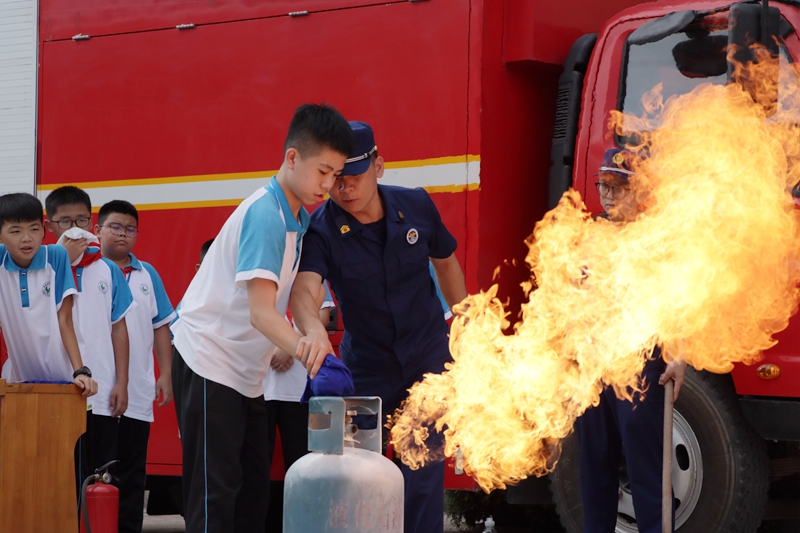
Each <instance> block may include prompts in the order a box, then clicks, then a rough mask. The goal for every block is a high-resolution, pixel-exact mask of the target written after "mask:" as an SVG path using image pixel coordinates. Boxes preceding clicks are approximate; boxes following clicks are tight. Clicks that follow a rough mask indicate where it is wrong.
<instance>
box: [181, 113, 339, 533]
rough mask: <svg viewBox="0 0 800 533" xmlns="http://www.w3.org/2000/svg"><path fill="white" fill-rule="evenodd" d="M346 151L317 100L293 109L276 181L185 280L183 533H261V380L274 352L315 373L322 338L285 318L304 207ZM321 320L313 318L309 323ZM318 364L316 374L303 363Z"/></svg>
mask: <svg viewBox="0 0 800 533" xmlns="http://www.w3.org/2000/svg"><path fill="white" fill-rule="evenodd" d="M352 147H353V138H352V134H351V133H350V129H349V127H348V126H347V122H346V121H345V120H344V118H343V117H342V116H341V115H340V114H339V112H338V111H336V110H335V109H334V108H332V107H330V106H327V105H315V104H304V105H301V106H300V107H298V108H297V110H296V111H295V114H294V117H293V118H292V121H291V123H290V125H289V131H288V134H287V136H286V140H285V142H284V146H283V154H284V155H283V162H282V163H281V167H280V169H279V170H278V174H277V176H275V177H274V178H272V179H271V180H270V182H269V184H267V185H266V186H265V187H262V188H260V189H258V190H257V191H256V192H255V193H253V194H252V195H251V196H250V197H249V198H247V199H246V200H245V201H244V202H242V203H241V204H240V205H239V207H237V208H236V210H235V211H234V212H233V214H232V215H231V216H230V217H229V218H228V220H227V221H226V222H225V224H224V225H223V227H222V229H221V230H220V232H219V235H217V238H216V239H215V240H214V244H212V245H211V248H210V249H209V251H208V255H206V258H205V260H204V261H203V266H202V267H200V270H199V272H198V273H197V275H196V276H195V277H194V279H193V280H192V282H191V283H190V284H189V288H188V289H187V290H186V294H185V295H184V297H183V300H182V305H181V312H180V316H179V318H178V320H176V321H175V324H174V325H173V326H172V331H173V333H174V335H175V348H177V350H178V352H179V353H180V355H181V357H180V358H178V359H177V360H176V361H175V372H176V374H179V375H178V376H176V379H177V380H179V381H180V383H181V386H180V390H181V400H180V404H181V425H180V428H179V429H180V432H181V443H182V445H183V501H184V510H185V516H186V531H187V532H188V533H200V532H203V533H232V532H241V533H258V532H263V531H264V525H265V521H266V516H267V508H268V505H269V464H268V463H267V456H268V451H269V446H268V443H269V438H268V434H267V433H268V427H267V417H268V414H267V403H266V402H265V401H264V396H263V395H264V385H263V381H264V378H265V377H266V376H267V373H268V372H269V368H270V360H271V357H272V354H273V352H274V349H275V347H278V348H280V349H281V350H283V351H284V352H286V353H290V354H293V355H294V356H295V357H297V358H298V359H300V361H301V362H302V363H303V364H304V366H305V363H306V361H309V360H311V361H312V366H310V367H308V371H309V373H310V375H313V374H315V373H316V371H317V370H318V369H319V365H321V364H322V362H323V361H324V358H325V355H326V354H327V352H326V351H323V352H322V354H321V355H322V357H319V355H320V353H319V352H320V351H322V350H328V349H329V348H330V342H328V341H327V338H326V339H325V341H326V342H325V343H319V342H315V341H313V340H311V339H308V338H307V337H303V336H302V335H300V334H299V333H298V332H296V331H295V330H294V329H293V328H292V326H291V325H290V324H289V323H288V322H287V321H286V318H285V314H286V308H287V304H288V300H289V292H290V288H291V286H292V282H293V281H294V277H295V274H296V272H297V265H298V258H299V256H300V249H301V242H302V239H303V235H304V234H305V232H306V229H307V228H308V212H307V211H306V209H305V208H304V207H303V205H304V204H305V205H312V204H316V203H317V202H320V201H321V200H322V199H323V198H324V197H325V194H326V193H327V190H328V189H329V188H330V187H331V186H332V185H333V182H334V179H335V177H336V176H338V175H339V173H340V172H341V171H342V168H343V167H344V162H345V159H346V158H347V155H348V154H349V153H350V151H351V150H352ZM318 319H319V318H318ZM314 362H318V365H317V367H316V368H314V367H313V363H314Z"/></svg>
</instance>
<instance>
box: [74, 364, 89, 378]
mask: <svg viewBox="0 0 800 533" xmlns="http://www.w3.org/2000/svg"><path fill="white" fill-rule="evenodd" d="M78 376H86V377H87V378H90V377H92V371H91V370H89V367H88V366H82V367H80V368H79V369H78V370H76V371H75V372H73V373H72V379H75V378H77V377H78Z"/></svg>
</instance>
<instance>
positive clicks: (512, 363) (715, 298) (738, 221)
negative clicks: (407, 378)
mask: <svg viewBox="0 0 800 533" xmlns="http://www.w3.org/2000/svg"><path fill="white" fill-rule="evenodd" d="M777 69H778V66H777V61H768V60H763V58H762V61H761V62H760V63H759V64H758V65H750V64H749V65H748V67H747V69H742V68H741V67H740V68H739V70H738V71H737V74H738V76H737V79H740V80H742V81H743V82H744V83H743V85H740V84H730V85H727V86H720V85H711V84H705V85H701V86H699V87H697V88H696V89H695V90H694V91H692V92H691V93H689V94H685V95H680V96H674V97H671V98H669V99H667V100H666V101H664V99H663V98H662V97H661V88H660V86H657V87H656V88H655V89H654V90H653V91H651V92H650V93H649V94H648V95H647V97H646V98H645V101H644V104H645V109H646V112H645V114H644V116H640V117H636V116H631V115H625V116H622V115H621V114H619V113H616V114H614V116H612V118H611V122H610V126H611V127H612V128H614V129H615V130H616V131H617V133H620V134H622V133H625V132H623V131H622V128H623V124H624V129H625V130H626V131H627V132H628V133H630V132H631V131H636V132H639V137H638V138H639V139H640V143H639V144H638V145H636V146H630V148H631V149H632V150H634V151H636V152H637V153H647V154H648V156H647V157H646V158H640V159H638V160H637V161H635V162H634V165H633V166H634V170H635V172H636V176H635V177H634V178H633V179H634V180H636V189H637V190H639V191H647V193H646V194H644V195H642V196H641V197H640V199H639V201H640V203H641V205H642V206H643V208H644V211H643V212H642V213H641V214H640V215H639V216H638V217H637V219H636V220H635V221H633V222H630V223H628V224H625V225H621V224H615V223H612V222H609V221H608V220H604V219H593V218H592V216H590V214H589V213H588V212H587V210H586V207H585V205H584V203H583V201H582V199H581V197H580V195H579V194H578V193H577V192H575V191H572V190H571V191H569V192H567V193H565V195H564V197H563V198H562V199H561V202H560V203H559V205H558V206H557V207H556V208H555V209H553V210H552V211H550V212H548V213H547V214H546V215H545V217H544V219H543V220H541V221H540V222H539V223H537V224H536V227H535V229H534V232H533V235H532V236H531V237H530V238H529V239H528V245H529V246H530V252H529V254H528V256H527V262H528V264H529V265H530V268H531V273H532V281H531V283H530V284H529V286H528V287H525V289H526V290H527V291H529V293H528V295H529V300H528V301H527V302H526V303H525V304H524V305H523V307H522V311H521V315H522V316H521V318H522V319H521V321H520V322H518V323H517V324H516V326H515V332H514V334H513V335H504V334H503V330H504V328H505V327H507V326H508V321H507V312H506V310H505V309H504V307H503V305H502V303H501V302H500V301H498V299H497V298H496V292H497V286H494V287H492V288H491V289H489V290H488V291H486V292H481V293H480V294H476V295H471V296H469V297H468V298H467V299H466V300H465V301H464V302H463V303H462V304H461V312H460V314H459V316H457V318H456V319H455V321H454V323H453V325H452V329H451V337H450V349H451V352H452V355H453V359H454V362H453V363H452V364H451V365H450V366H449V367H448V370H447V371H446V372H445V373H443V374H441V375H432V374H429V375H426V376H425V378H424V379H423V380H422V381H421V382H419V383H417V384H416V385H415V386H414V387H413V388H412V389H411V390H410V396H409V398H408V400H407V401H406V402H405V403H404V405H403V406H402V407H401V408H400V409H399V410H398V412H397V413H395V415H394V416H393V419H392V420H391V422H390V424H393V428H392V443H393V445H394V447H395V450H396V451H397V452H398V453H399V454H400V456H401V458H402V460H403V461H404V462H405V463H406V464H407V465H409V466H411V467H412V468H418V467H420V466H423V465H424V464H426V463H427V462H429V461H432V460H438V459H441V458H442V457H443V455H446V456H449V457H450V456H453V454H454V453H455V451H456V449H457V448H460V449H461V451H462V453H463V458H464V464H465V470H466V472H467V473H468V474H470V475H472V476H473V477H474V478H475V479H476V480H477V482H478V484H479V485H480V486H481V487H482V488H483V489H484V490H486V491H489V490H492V489H495V488H505V486H506V485H507V484H509V483H510V484H514V483H516V482H518V481H520V480H522V479H524V478H526V477H528V476H531V475H537V476H538V475H544V474H546V473H547V472H549V471H550V470H552V468H553V467H554V465H555V461H556V460H557V457H558V451H559V442H560V440H561V439H563V438H564V437H566V436H567V435H569V434H570V433H571V431H572V427H573V423H574V421H575V419H576V418H577V417H578V416H580V415H581V414H582V413H583V412H584V411H585V410H586V409H587V408H589V407H591V406H593V405H596V404H597V403H598V401H599V394H600V392H601V391H602V389H603V387H604V386H606V385H607V386H611V387H613V388H614V390H615V392H616V394H617V396H618V397H620V398H630V396H631V395H632V392H633V391H637V390H640V383H639V374H640V372H641V370H642V367H643V365H644V362H645V357H646V356H647V355H648V354H650V353H651V352H652V350H653V349H654V347H656V346H658V345H662V346H663V347H664V349H665V353H666V355H665V357H667V358H668V359H670V358H674V357H682V358H684V359H685V360H686V361H687V362H688V363H689V364H690V365H692V366H693V367H695V368H697V369H699V370H703V369H706V370H710V371H713V372H727V371H729V370H731V368H732V367H733V363H735V362H744V363H753V362H755V361H757V360H758V359H759V357H760V353H761V352H762V351H763V350H766V349H767V348H769V347H771V346H772V345H774V344H775V341H774V340H773V338H772V335H773V334H774V333H776V332H778V331H780V330H782V329H784V328H785V327H786V326H787V324H788V320H789V317H790V316H791V315H792V314H794V312H795V311H796V309H797V301H798V289H797V286H798V281H800V271H799V269H798V262H797V260H798V257H797V255H798V245H797V243H798V217H797V214H796V213H797V212H796V211H795V210H794V204H793V200H792V196H791V194H790V191H791V188H792V186H793V185H795V184H796V183H797V182H798V181H800V129H799V128H798V125H800V94H798V86H797V79H798V78H797V74H796V73H795V72H794V71H792V70H789V71H786V72H782V73H781V74H780V76H778V75H777V74H776V70H777ZM769 80H780V81H779V82H777V81H776V82H772V83H770V82H769ZM776 87H777V94H779V95H780V98H779V99H778V103H777V104H775V103H771V104H769V103H767V102H770V98H768V96H769V95H770V94H772V95H774V94H775V91H776ZM751 95H755V100H757V101H760V102H761V103H760V104H757V103H755V102H754V98H753V96H751ZM765 103H767V104H766V105H765ZM654 125H657V127H655V126H654ZM597 164H598V166H599V161H598V162H597ZM592 193H594V191H592ZM534 289H535V290H534ZM434 427H435V428H436V429H438V430H441V431H443V433H444V437H445V439H444V444H443V446H442V445H441V443H438V444H437V445H434V444H432V442H433V441H434V439H430V440H429V439H428V436H429V434H430V431H431V429H432V428H434ZM438 440H441V439H438Z"/></svg>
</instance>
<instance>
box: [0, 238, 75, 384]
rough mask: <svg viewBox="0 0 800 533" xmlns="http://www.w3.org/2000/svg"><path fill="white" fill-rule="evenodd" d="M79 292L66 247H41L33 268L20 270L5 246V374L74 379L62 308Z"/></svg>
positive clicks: (0, 304)
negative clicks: (61, 323)
mask: <svg viewBox="0 0 800 533" xmlns="http://www.w3.org/2000/svg"><path fill="white" fill-rule="evenodd" d="M75 293H76V290H75V282H74V280H73V278H72V269H71V267H70V265H69V256H68V255H67V251H66V250H65V249H64V248H63V247H62V246H60V245H58V244H52V245H50V246H41V247H40V248H39V250H38V251H37V252H36V255H34V256H33V260H32V261H31V264H30V266H29V267H28V268H20V267H19V266H17V264H16V263H15V262H14V260H13V259H12V258H11V255H10V254H9V253H8V250H6V247H5V246H3V245H0V294H2V298H0V328H2V330H3V334H4V335H5V340H6V345H7V347H8V361H6V364H5V365H3V371H2V376H3V377H4V378H6V379H8V380H9V381H31V380H44V381H72V371H73V369H72V364H71V363H70V361H69V356H68V355H67V350H66V348H64V343H63V342H62V340H61V330H60V329H59V326H58V310H59V309H60V308H61V302H62V301H63V300H64V298H65V297H67V296H70V295H72V294H75ZM76 334H77V331H76ZM78 337H79V340H80V335H78Z"/></svg>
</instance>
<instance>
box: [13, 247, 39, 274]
mask: <svg viewBox="0 0 800 533" xmlns="http://www.w3.org/2000/svg"><path fill="white" fill-rule="evenodd" d="M46 265H47V249H46V247H45V245H41V246H39V249H38V250H37V251H36V254H35V255H34V256H33V260H32V261H31V264H30V266H28V268H22V267H21V266H19V265H18V264H16V263H15V262H14V259H13V258H12V257H11V254H10V253H8V248H6V256H5V257H4V258H3V266H4V267H5V268H6V270H10V271H12V272H18V271H26V270H41V269H43V268H44V267H45V266H46Z"/></svg>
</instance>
